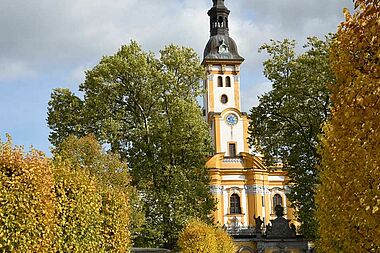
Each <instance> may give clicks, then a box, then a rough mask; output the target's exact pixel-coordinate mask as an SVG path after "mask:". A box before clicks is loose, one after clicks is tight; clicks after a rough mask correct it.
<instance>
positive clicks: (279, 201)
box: [273, 194, 282, 208]
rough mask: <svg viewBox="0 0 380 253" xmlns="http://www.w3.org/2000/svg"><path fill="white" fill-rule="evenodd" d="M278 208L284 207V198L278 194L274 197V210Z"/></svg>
mask: <svg viewBox="0 0 380 253" xmlns="http://www.w3.org/2000/svg"><path fill="white" fill-rule="evenodd" d="M276 206H282V197H281V195H280V194H276V195H274V196H273V208H275V207H276Z"/></svg>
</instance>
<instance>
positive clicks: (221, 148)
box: [202, 0, 294, 230]
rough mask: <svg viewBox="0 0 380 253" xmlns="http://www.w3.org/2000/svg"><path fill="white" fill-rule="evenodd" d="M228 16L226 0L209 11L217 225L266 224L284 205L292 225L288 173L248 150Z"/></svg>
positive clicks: (208, 105)
mask: <svg viewBox="0 0 380 253" xmlns="http://www.w3.org/2000/svg"><path fill="white" fill-rule="evenodd" d="M229 12H230V11H229V10H228V9H227V8H226V7H225V5H224V1H223V0H213V7H212V8H211V9H210V10H209V11H208V15H209V16H210V39H209V41H208V43H207V45H206V47H205V50H204V58H203V62H202V64H203V66H204V68H205V72H206V78H205V80H204V87H205V89H206V91H207V92H206V94H205V95H204V98H203V104H204V115H205V120H206V121H207V122H208V125H209V129H210V133H211V136H212V142H213V147H214V154H213V156H212V157H210V158H209V160H208V161H207V163H206V167H207V168H208V170H209V173H210V176H211V186H210V187H211V192H212V194H213V195H214V197H215V199H216V200H217V209H216V210H215V212H214V218H215V222H216V223H217V224H219V225H220V226H224V227H226V228H227V229H235V230H236V229H243V228H250V227H251V228H252V227H254V226H255V225H256V221H257V220H258V217H260V219H261V220H262V221H263V224H264V225H265V224H268V223H269V221H270V220H271V219H274V218H276V215H275V206H276V205H281V206H282V207H284V210H285V216H284V217H285V218H286V219H292V221H293V220H294V212H293V210H292V208H290V203H289V201H288V200H287V197H286V193H287V191H288V186H287V185H288V183H289V179H288V177H287V174H286V173H285V172H284V171H282V170H281V165H279V166H277V167H270V168H269V167H266V166H265V165H264V163H263V161H262V158H261V156H260V155H257V154H254V153H253V152H251V151H250V149H249V145H248V137H249V133H248V125H249V119H248V115H247V113H245V112H242V111H241V97H240V66H241V64H242V63H243V61H244V59H243V58H242V57H241V56H240V55H239V53H238V50H237V45H236V43H235V41H234V40H233V39H232V38H231V37H230V36H229V24H228V16H229ZM262 228H263V229H265V226H263V227H262Z"/></svg>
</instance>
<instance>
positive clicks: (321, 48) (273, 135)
mask: <svg viewBox="0 0 380 253" xmlns="http://www.w3.org/2000/svg"><path fill="white" fill-rule="evenodd" d="M329 43H330V39H329V38H327V39H326V41H321V40H318V39H317V38H309V39H308V43H307V44H306V45H305V48H306V49H307V50H306V51H305V52H304V53H303V54H301V55H299V56H296V54H295V42H294V41H290V40H287V39H285V40H284V41H282V42H281V41H272V43H271V44H265V45H264V46H262V47H261V49H260V50H265V51H267V53H268V54H269V56H270V58H269V59H268V60H266V61H265V62H264V74H265V76H266V77H267V78H268V79H269V80H271V81H272V87H273V89H272V90H271V91H270V92H268V93H267V94H264V95H263V96H261V97H260V98H259V99H260V103H259V105H258V106H257V107H253V108H252V110H251V115H250V119H251V122H250V126H249V131H250V134H251V137H250V139H249V142H250V144H251V145H252V146H253V147H254V149H255V150H256V151H258V152H260V153H262V154H263V155H264V159H265V161H266V163H267V164H268V165H271V164H273V163H276V162H278V161H280V162H282V163H283V165H284V169H285V170H287V172H288V175H289V177H290V179H291V193H290V194H289V198H290V200H291V201H292V204H293V207H295V208H296V210H298V213H297V215H298V218H299V220H300V221H301V224H302V226H301V232H302V233H303V234H304V235H305V236H307V237H309V238H315V236H316V233H315V232H316V222H315V218H314V214H313V213H314V210H315V205H314V197H313V195H314V186H315V184H316V183H317V178H318V177H317V170H316V167H317V165H318V163H319V156H318V154H317V145H318V136H319V134H320V133H321V124H322V123H323V122H324V121H325V120H326V119H327V117H328V116H329V106H330V99H329V93H328V90H327V86H328V85H329V84H331V83H334V82H335V80H334V76H333V74H332V73H331V71H330V66H329V62H328V57H329V54H328V50H329Z"/></svg>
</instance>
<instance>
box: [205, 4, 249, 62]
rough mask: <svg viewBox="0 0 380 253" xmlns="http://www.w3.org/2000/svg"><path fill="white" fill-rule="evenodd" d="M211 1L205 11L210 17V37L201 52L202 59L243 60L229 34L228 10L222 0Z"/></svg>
mask: <svg viewBox="0 0 380 253" xmlns="http://www.w3.org/2000/svg"><path fill="white" fill-rule="evenodd" d="M212 2H213V6H212V7H211V9H210V10H209V11H208V12H207V14H208V15H209V17H210V39H209V41H208V43H207V45H206V47H205V50H204V53H203V61H207V60H209V61H212V60H228V61H238V62H242V61H244V58H243V57H241V56H240V55H239V53H238V50H237V46H236V43H235V41H234V40H233V39H232V38H231V37H230V36H229V22H228V16H229V14H230V10H228V9H227V7H226V6H225V5H224V0H213V1H212Z"/></svg>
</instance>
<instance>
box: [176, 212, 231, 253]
mask: <svg viewBox="0 0 380 253" xmlns="http://www.w3.org/2000/svg"><path fill="white" fill-rule="evenodd" d="M177 244H178V247H179V248H180V250H181V252H182V253H235V252H236V250H237V249H236V246H235V245H234V243H233V241H232V238H231V237H230V236H229V235H228V234H227V233H226V232H225V231H223V230H222V229H220V228H216V227H212V226H210V225H208V224H206V223H204V222H202V221H200V220H197V219H194V220H191V221H190V222H189V223H188V224H187V225H186V227H185V228H184V229H183V230H182V232H181V233H180V235H179V238H178V242H177Z"/></svg>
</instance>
